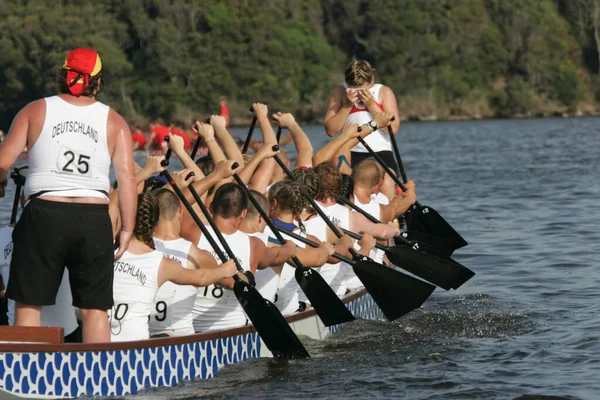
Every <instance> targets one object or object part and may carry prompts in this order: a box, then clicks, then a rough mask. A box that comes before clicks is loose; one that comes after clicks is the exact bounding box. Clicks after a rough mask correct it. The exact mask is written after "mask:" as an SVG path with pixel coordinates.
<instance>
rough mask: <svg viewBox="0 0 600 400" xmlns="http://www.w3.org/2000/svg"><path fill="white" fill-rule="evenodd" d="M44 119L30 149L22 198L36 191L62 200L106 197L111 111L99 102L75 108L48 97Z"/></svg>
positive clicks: (56, 98)
mask: <svg viewBox="0 0 600 400" xmlns="http://www.w3.org/2000/svg"><path fill="white" fill-rule="evenodd" d="M44 100H45V101H46V119H45V121H44V127H43V128H42V132H41V133H40V136H39V138H38V140H37V141H36V142H35V144H34V145H33V147H32V148H30V149H29V174H28V176H27V181H26V182H25V198H26V199H28V198H29V197H30V196H31V195H34V194H36V193H39V192H52V193H45V194H46V195H59V196H64V197H101V198H102V197H106V198H108V192H109V187H110V182H109V170H110V163H111V157H110V153H109V151H108V142H107V130H106V126H107V120H108V112H109V110H110V108H109V107H108V106H106V105H104V104H102V103H100V102H95V103H94V104H91V105H89V106H85V107H78V106H74V105H72V104H69V103H67V102H66V101H64V100H62V99H61V98H60V97H58V96H53V97H47V98H45V99H44Z"/></svg>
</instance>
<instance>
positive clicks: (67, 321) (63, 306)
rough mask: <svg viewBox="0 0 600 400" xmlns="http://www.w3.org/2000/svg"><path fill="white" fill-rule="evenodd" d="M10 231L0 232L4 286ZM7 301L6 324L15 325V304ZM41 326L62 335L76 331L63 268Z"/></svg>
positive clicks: (43, 310) (8, 260) (8, 228)
mask: <svg viewBox="0 0 600 400" xmlns="http://www.w3.org/2000/svg"><path fill="white" fill-rule="evenodd" d="M12 231H13V228H12V227H10V226H6V227H4V228H3V229H2V230H0V274H2V280H3V281H4V285H7V284H8V279H9V275H10V261H11V259H12V248H13V247H12V246H13V244H12ZM7 301H8V304H7V306H8V313H7V316H8V324H9V325H13V324H14V323H15V302H14V301H13V300H11V299H7ZM40 324H41V326H54V327H59V328H63V331H64V335H65V336H67V335H70V334H71V333H73V331H74V330H75V329H77V317H76V316H75V307H73V297H72V296H71V286H70V285H69V271H68V270H67V269H66V268H65V271H64V273H63V278H62V281H61V283H60V286H59V288H58V293H57V294H56V301H55V303H54V305H53V306H44V307H42V311H41V323H40Z"/></svg>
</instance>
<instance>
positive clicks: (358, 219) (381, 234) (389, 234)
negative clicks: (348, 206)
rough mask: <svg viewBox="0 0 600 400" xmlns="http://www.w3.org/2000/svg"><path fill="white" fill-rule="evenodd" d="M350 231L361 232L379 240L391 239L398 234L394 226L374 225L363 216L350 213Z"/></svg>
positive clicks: (398, 230) (398, 231) (397, 229)
mask: <svg viewBox="0 0 600 400" xmlns="http://www.w3.org/2000/svg"><path fill="white" fill-rule="evenodd" d="M350 230H351V231H352V232H363V233H368V234H369V235H371V236H373V237H376V238H379V239H391V238H393V237H395V236H398V235H399V234H400V229H399V228H398V227H397V226H396V225H394V224H374V223H373V222H371V221H369V220H368V219H367V218H366V217H365V216H364V215H362V214H360V213H357V212H352V213H350Z"/></svg>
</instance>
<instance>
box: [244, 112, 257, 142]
mask: <svg viewBox="0 0 600 400" xmlns="http://www.w3.org/2000/svg"><path fill="white" fill-rule="evenodd" d="M249 111H250V112H254V107H252V106H250V108H249ZM256 121H258V118H257V117H256V115H255V116H254V117H253V118H252V123H250V129H249V130H248V135H247V136H246V141H245V142H244V147H243V148H242V154H246V152H247V151H248V146H250V141H251V140H252V134H253V133H254V127H255V126H256Z"/></svg>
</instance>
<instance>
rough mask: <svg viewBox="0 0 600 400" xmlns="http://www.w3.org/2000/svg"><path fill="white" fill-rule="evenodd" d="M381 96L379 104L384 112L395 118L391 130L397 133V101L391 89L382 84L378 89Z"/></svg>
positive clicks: (398, 113) (398, 116)
mask: <svg viewBox="0 0 600 400" xmlns="http://www.w3.org/2000/svg"><path fill="white" fill-rule="evenodd" d="M379 96H380V97H381V105H382V106H383V111H384V112H389V113H391V114H392V115H393V116H394V117H395V119H394V120H393V121H392V131H393V132H394V135H395V134H397V133H398V130H399V129H400V110H398V101H397V100H396V96H395V95H394V92H393V91H392V89H390V88H389V87H387V86H383V87H382V88H381V89H380V91H379Z"/></svg>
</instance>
